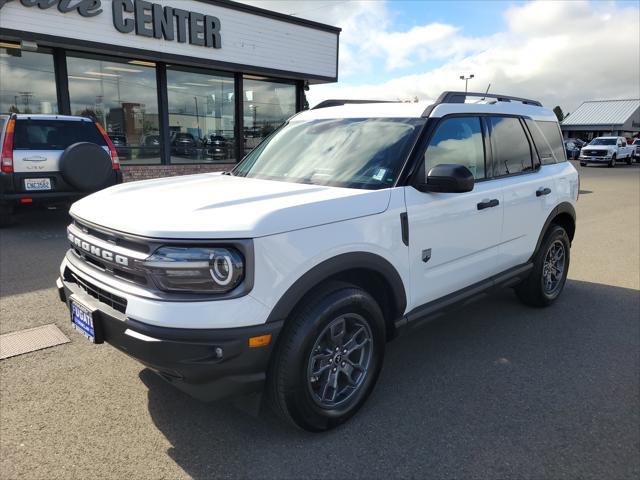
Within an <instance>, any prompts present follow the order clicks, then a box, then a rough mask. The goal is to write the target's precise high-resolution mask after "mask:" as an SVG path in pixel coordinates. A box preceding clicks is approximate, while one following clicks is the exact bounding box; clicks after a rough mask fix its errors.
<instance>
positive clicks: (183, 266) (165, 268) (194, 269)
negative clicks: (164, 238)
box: [141, 247, 244, 293]
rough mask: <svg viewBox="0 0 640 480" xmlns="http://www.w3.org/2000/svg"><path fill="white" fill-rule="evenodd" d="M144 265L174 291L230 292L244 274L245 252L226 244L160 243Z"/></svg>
mask: <svg viewBox="0 0 640 480" xmlns="http://www.w3.org/2000/svg"><path fill="white" fill-rule="evenodd" d="M141 265H142V268H144V269H145V270H146V271H147V272H149V274H150V275H151V277H152V278H153V280H154V282H155V283H156V285H157V286H158V288H159V289H161V290H165V291H170V292H171V291H172V292H193V293H226V292H230V291H231V290H233V289H234V288H235V287H237V286H238V285H239V284H240V282H241V281H242V279H243V276H244V260H243V258H242V255H241V254H240V252H238V251H237V250H235V249H233V248H226V247H203V248H199V247H160V248H159V249H158V250H156V251H155V252H154V254H153V255H151V256H150V257H149V258H147V259H146V260H145V261H144V262H142V263H141Z"/></svg>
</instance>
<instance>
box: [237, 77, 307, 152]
mask: <svg viewBox="0 0 640 480" xmlns="http://www.w3.org/2000/svg"><path fill="white" fill-rule="evenodd" d="M243 86H244V92H243V94H244V150H245V153H248V152H250V151H251V150H253V149H254V148H255V147H256V146H257V145H258V144H259V143H260V142H261V141H262V139H263V138H264V137H266V136H267V135H269V134H270V133H271V132H273V131H274V130H275V129H276V128H278V127H279V126H280V125H282V124H283V123H284V122H285V121H286V120H287V119H288V118H289V117H290V116H291V115H293V114H294V113H296V87H295V85H293V84H290V83H279V82H270V81H266V80H259V79H257V78H256V77H252V76H249V75H245V77H244V80H243Z"/></svg>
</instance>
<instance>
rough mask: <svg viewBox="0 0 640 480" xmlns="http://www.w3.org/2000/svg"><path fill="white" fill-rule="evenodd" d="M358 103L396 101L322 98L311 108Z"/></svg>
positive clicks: (391, 101)
mask: <svg viewBox="0 0 640 480" xmlns="http://www.w3.org/2000/svg"><path fill="white" fill-rule="evenodd" d="M360 103H398V102H397V101H395V100H338V99H331V100H324V101H322V102H320V103H319V104H317V105H316V106H315V107H313V108H312V109H311V110H317V109H318V108H327V107H340V106H342V105H354V104H360Z"/></svg>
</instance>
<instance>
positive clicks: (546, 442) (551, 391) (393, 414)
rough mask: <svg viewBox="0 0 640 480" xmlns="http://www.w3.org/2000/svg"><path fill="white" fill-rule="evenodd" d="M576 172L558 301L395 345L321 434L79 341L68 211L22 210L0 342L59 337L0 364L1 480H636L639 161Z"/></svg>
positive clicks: (467, 313)
mask: <svg viewBox="0 0 640 480" xmlns="http://www.w3.org/2000/svg"><path fill="white" fill-rule="evenodd" d="M578 168H579V170H580V172H581V180H582V183H581V190H582V193H581V195H580V199H579V202H578V208H577V213H578V226H577V233H576V238H575V241H574V244H573V248H572V251H571V256H572V257H571V267H570V271H569V280H568V281H567V284H566V287H565V291H564V293H563V294H562V296H561V298H560V299H559V300H558V301H557V302H556V303H555V304H554V305H553V306H552V307H550V308H547V309H532V308H528V307H525V306H523V305H521V304H520V303H519V302H518V301H517V299H516V298H515V296H514V294H513V292H511V291H509V290H505V291H502V292H498V293H496V294H493V295H491V296H489V297H487V298H485V299H483V300H481V301H479V302H477V303H474V304H471V305H468V306H466V307H464V308H462V309H461V310H458V311H456V312H454V313H452V314H450V315H447V316H446V317H442V318H441V319H439V320H438V321H436V322H433V323H431V324H428V325H426V326H424V327H423V328H422V329H421V330H419V331H417V332H415V333H413V334H412V335H409V336H404V337H401V338H399V339H397V340H395V341H394V342H392V343H391V344H389V346H388V349H387V356H386V359H385V365H384V369H383V372H382V375H381V377H380V381H379V382H378V385H377V387H376V390H375V391H374V393H373V395H372V396H371V398H370V399H369V401H368V403H367V404H366V406H365V407H364V409H363V410H362V411H361V412H360V413H359V414H358V415H357V416H356V417H355V418H354V419H353V420H352V421H350V422H348V423H347V424H346V425H344V426H342V427H340V428H338V429H337V430H335V431H332V432H329V433H326V434H320V435H318V434H309V433H305V432H301V431H297V430H294V429H292V428H290V427H288V426H286V425H284V424H281V423H280V422H279V421H278V420H277V419H276V418H275V417H274V416H273V415H272V414H271V413H269V412H268V411H263V412H261V413H259V414H256V413H255V412H254V411H252V409H251V408H249V407H248V405H247V404H245V403H242V402H240V403H239V402H221V403H214V404H203V403H200V402H198V401H196V400H193V399H191V398H189V397H188V396H186V395H184V394H182V393H180V392H178V391H177V390H175V389H174V388H172V387H171V386H169V385H167V384H165V383H164V381H163V380H161V379H160V378H158V377H157V376H156V375H155V374H153V373H152V372H150V371H149V370H147V369H145V368H144V367H142V366H141V365H140V364H138V363H137V362H135V361H134V360H132V359H130V358H128V357H127V356H125V355H124V354H122V353H120V352H118V351H116V350H115V349H113V348H112V347H110V346H108V345H106V344H105V345H101V346H94V345H91V344H90V343H89V342H88V341H86V340H85V339H84V338H82V337H80V336H79V335H78V334H77V333H76V332H75V331H73V330H72V329H71V328H70V326H69V320H68V313H67V311H66V309H65V308H64V306H63V305H62V304H61V303H60V301H59V300H58V298H57V292H56V290H55V288H54V286H55V279H56V276H57V269H58V265H59V262H60V260H61V258H62V256H63V254H64V252H65V250H66V239H65V226H66V224H67V223H68V217H67V215H66V213H65V212H64V211H47V210H37V211H29V210H27V211H24V212H22V213H21V214H20V218H19V224H18V225H16V226H14V227H11V228H8V229H4V230H0V333H7V332H12V331H16V330H22V329H25V328H29V327H34V326H38V325H43V324H47V323H55V324H56V325H57V326H58V327H59V328H60V329H61V330H62V331H63V332H64V333H65V334H66V335H67V336H68V337H69V338H70V339H71V342H70V343H68V344H65V345H61V346H58V347H53V348H50V349H47V350H41V351H38V352H33V353H29V354H26V355H22V356H18V357H13V358H10V359H7V360H2V361H0V478H2V479H7V480H8V479H57V478H60V479H75V478H82V479H84V478H118V479H122V478H127V479H150V478H154V479H155V478H166V479H178V478H189V477H192V478H196V479H204V478H214V477H224V478H332V479H335V478H340V479H343V478H367V479H371V478H428V479H451V478H464V479H474V478H487V479H502V478H518V479H529V478H530V479H553V480H556V479H565V478H566V479H631V478H639V477H640V290H639V289H640V164H634V165H633V166H626V165H618V166H617V167H616V168H615V169H609V168H603V167H588V168H580V167H578Z"/></svg>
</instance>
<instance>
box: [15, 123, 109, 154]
mask: <svg viewBox="0 0 640 480" xmlns="http://www.w3.org/2000/svg"><path fill="white" fill-rule="evenodd" d="M78 142H90V143H95V144H97V145H100V146H101V147H106V146H107V143H106V142H105V140H104V137H103V136H102V134H101V133H100V131H99V130H98V128H97V127H96V126H95V124H94V123H93V122H79V121H66V120H18V121H16V129H15V133H14V137H13V148H14V149H15V150H64V149H66V148H67V147H68V146H69V145H73V144H74V143H78Z"/></svg>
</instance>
